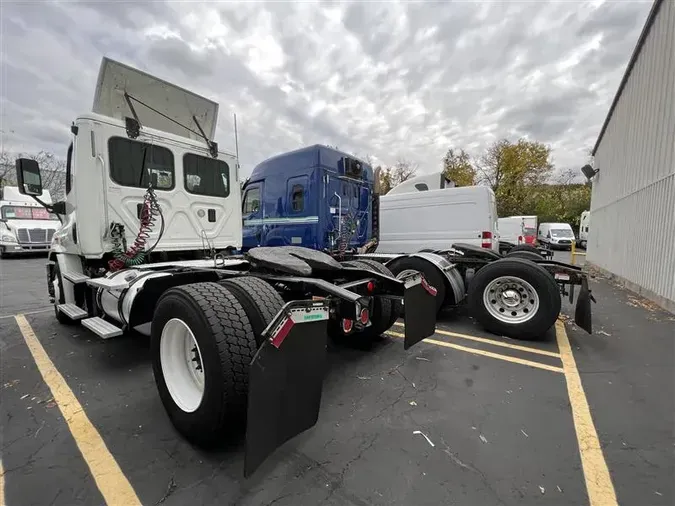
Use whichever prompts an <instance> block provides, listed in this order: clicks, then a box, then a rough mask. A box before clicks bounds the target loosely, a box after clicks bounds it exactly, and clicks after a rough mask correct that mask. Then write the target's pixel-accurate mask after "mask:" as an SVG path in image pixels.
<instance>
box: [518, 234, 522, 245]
mask: <svg viewBox="0 0 675 506" xmlns="http://www.w3.org/2000/svg"><path fill="white" fill-rule="evenodd" d="M518 244H523V236H522V235H519V236H518Z"/></svg>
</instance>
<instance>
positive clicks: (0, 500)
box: [0, 457, 7, 506]
mask: <svg viewBox="0 0 675 506" xmlns="http://www.w3.org/2000/svg"><path fill="white" fill-rule="evenodd" d="M6 505H7V502H6V501H5V468H4V467H3V466H2V457H0V506H6Z"/></svg>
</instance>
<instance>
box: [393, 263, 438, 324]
mask: <svg viewBox="0 0 675 506" xmlns="http://www.w3.org/2000/svg"><path fill="white" fill-rule="evenodd" d="M389 269H390V270H391V272H392V273H394V275H395V276H398V275H399V274H400V273H401V272H403V271H406V270H413V271H418V272H421V273H422V274H424V277H425V278H426V280H427V282H428V283H429V284H430V285H431V286H433V287H434V288H435V289H436V312H438V311H440V310H441V308H442V307H443V306H444V305H445V295H446V286H445V278H444V276H443V273H442V272H441V271H439V270H438V268H437V267H436V266H435V265H434V264H432V263H431V262H429V261H428V260H424V259H422V258H418V257H403V258H398V259H396V260H394V261H393V262H391V263H390V264H389Z"/></svg>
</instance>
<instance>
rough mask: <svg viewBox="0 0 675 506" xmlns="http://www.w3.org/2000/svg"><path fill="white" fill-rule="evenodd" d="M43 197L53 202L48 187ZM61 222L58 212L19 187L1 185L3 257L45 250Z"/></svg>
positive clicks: (0, 221) (0, 204)
mask: <svg viewBox="0 0 675 506" xmlns="http://www.w3.org/2000/svg"><path fill="white" fill-rule="evenodd" d="M41 200H42V201H43V202H45V203H46V204H51V203H52V200H51V196H50V194H49V190H43V192H42V197H41ZM60 226H61V224H60V222H59V218H58V216H56V215H55V214H54V213H50V212H49V211H48V210H47V209H45V207H44V206H42V205H41V204H38V203H37V202H36V201H35V200H34V199H33V198H31V197H28V196H26V195H22V194H21V192H20V191H19V189H18V188H17V187H15V186H4V187H2V188H0V258H6V257H9V256H14V255H22V254H26V253H39V252H42V253H46V252H47V251H49V245H50V243H51V242H52V237H53V236H54V232H55V231H56V230H57V229H58V228H59V227H60Z"/></svg>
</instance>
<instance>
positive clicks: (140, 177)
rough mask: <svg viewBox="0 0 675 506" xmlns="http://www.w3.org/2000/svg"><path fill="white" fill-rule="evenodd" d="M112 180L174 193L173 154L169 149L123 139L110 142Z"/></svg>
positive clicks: (135, 186)
mask: <svg viewBox="0 0 675 506" xmlns="http://www.w3.org/2000/svg"><path fill="white" fill-rule="evenodd" d="M108 153H109V155H108V156H109V157H110V177H111V178H112V180H113V181H114V182H116V183H117V184H120V185H122V186H131V187H134V188H147V187H148V186H150V184H152V187H153V188H155V189H157V190H171V189H173V187H174V161H173V153H171V151H170V150H169V149H167V148H165V147H162V146H155V145H153V144H148V143H146V142H140V141H134V140H131V139H125V138H123V137H111V138H110V140H109V141H108Z"/></svg>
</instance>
